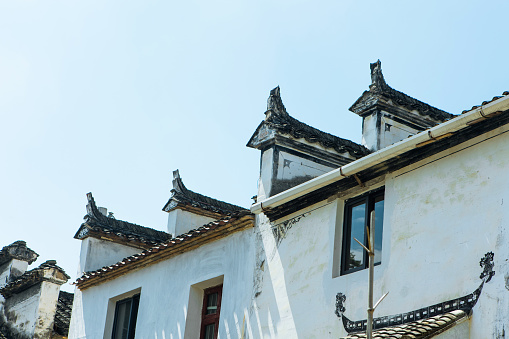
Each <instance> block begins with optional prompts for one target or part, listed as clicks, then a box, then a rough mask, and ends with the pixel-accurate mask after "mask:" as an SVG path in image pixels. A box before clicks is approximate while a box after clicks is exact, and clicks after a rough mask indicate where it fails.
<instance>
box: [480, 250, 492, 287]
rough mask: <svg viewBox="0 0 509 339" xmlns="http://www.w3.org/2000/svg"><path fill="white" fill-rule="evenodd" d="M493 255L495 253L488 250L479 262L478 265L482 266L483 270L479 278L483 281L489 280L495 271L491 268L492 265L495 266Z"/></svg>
mask: <svg viewBox="0 0 509 339" xmlns="http://www.w3.org/2000/svg"><path fill="white" fill-rule="evenodd" d="M494 256H495V254H494V253H493V252H488V253H486V254H485V255H484V258H482V259H481V261H480V262H479V266H481V267H482V268H483V271H482V273H481V275H480V276H479V278H480V279H483V280H484V282H488V281H490V280H491V278H492V277H493V276H494V275H495V271H494V270H493V267H494V266H495V264H494V262H493V258H494ZM485 278H486V279H485Z"/></svg>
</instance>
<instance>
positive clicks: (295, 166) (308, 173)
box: [277, 151, 336, 180]
mask: <svg viewBox="0 0 509 339" xmlns="http://www.w3.org/2000/svg"><path fill="white" fill-rule="evenodd" d="M277 166H278V170H277V179H278V180H292V179H295V178H299V177H305V178H306V177H307V178H315V177H317V176H320V175H322V174H325V173H327V172H330V171H332V170H333V169H335V168H336V167H331V166H325V165H322V164H318V163H316V162H314V161H311V160H308V159H304V158H302V157H298V156H296V155H293V154H289V153H287V152H284V151H281V152H279V159H278V164H277Z"/></svg>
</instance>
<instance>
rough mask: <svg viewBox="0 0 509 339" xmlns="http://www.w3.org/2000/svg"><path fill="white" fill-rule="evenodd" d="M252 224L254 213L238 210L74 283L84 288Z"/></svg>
mask: <svg viewBox="0 0 509 339" xmlns="http://www.w3.org/2000/svg"><path fill="white" fill-rule="evenodd" d="M251 227H254V215H253V214H251V213H250V212H249V211H239V212H235V213H233V214H231V215H230V216H228V217H226V218H223V219H220V220H216V221H212V222H210V223H208V224H206V225H204V226H202V227H199V228H197V229H195V230H191V231H189V232H187V233H184V234H182V235H179V236H177V237H175V238H173V239H171V240H168V241H166V242H164V243H162V244H159V245H157V246H154V247H152V248H150V249H148V250H145V251H143V252H141V253H139V254H134V255H132V256H129V257H127V258H124V259H123V260H122V261H119V262H117V263H116V264H113V265H110V266H105V267H103V268H100V269H98V270H96V271H93V272H86V273H84V274H83V276H81V277H80V278H78V279H77V280H76V282H75V284H76V285H77V286H78V288H79V289H81V290H84V289H86V288H89V287H91V286H93V285H96V284H100V283H103V282H105V281H107V280H110V279H115V278H117V277H119V276H121V275H123V274H126V273H129V272H132V271H133V270H136V269H140V268H143V267H146V266H148V265H151V264H155V263H157V262H160V261H163V260H167V259H169V258H171V257H173V256H176V255H178V254H181V253H183V252H187V251H191V250H193V249H195V248H197V247H199V246H201V245H203V244H205V243H208V242H211V241H215V240H218V239H220V238H223V237H226V236H228V235H230V234H232V233H234V232H238V231H242V230H244V229H247V228H251Z"/></svg>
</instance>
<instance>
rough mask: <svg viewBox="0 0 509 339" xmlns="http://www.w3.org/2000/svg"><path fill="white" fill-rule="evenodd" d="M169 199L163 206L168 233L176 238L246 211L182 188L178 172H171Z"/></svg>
mask: <svg viewBox="0 0 509 339" xmlns="http://www.w3.org/2000/svg"><path fill="white" fill-rule="evenodd" d="M172 185H173V189H172V190H171V197H170V199H169V200H168V202H167V203H166V205H164V207H163V211H165V212H168V214H169V215H168V233H170V234H173V236H178V235H180V234H184V233H187V232H189V231H190V230H192V229H196V228H198V227H201V226H203V225H205V224H207V223H209V222H211V221H214V220H217V219H220V218H224V217H226V216H227V215H230V214H232V213H234V212H238V211H242V210H246V209H245V208H243V207H240V206H236V205H232V204H229V203H226V202H223V201H219V200H216V199H214V198H210V197H207V196H204V195H201V194H199V193H195V192H193V191H190V190H188V189H187V188H186V186H184V182H183V181H182V178H181V177H180V174H179V171H178V170H175V171H173V181H172Z"/></svg>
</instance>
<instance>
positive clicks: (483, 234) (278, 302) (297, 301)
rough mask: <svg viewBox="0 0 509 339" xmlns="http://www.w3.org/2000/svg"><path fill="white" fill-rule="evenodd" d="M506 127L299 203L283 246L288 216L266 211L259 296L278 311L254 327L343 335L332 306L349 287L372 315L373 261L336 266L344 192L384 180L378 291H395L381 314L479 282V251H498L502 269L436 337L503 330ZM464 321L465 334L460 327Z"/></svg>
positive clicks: (453, 294) (463, 291) (267, 309)
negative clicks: (330, 196) (462, 317)
mask: <svg viewBox="0 0 509 339" xmlns="http://www.w3.org/2000/svg"><path fill="white" fill-rule="evenodd" d="M507 131H509V128H507V127H505V128H499V129H497V130H495V131H492V132H489V133H486V134H485V135H482V136H480V137H477V138H475V139H473V140H471V141H469V142H467V143H463V144H461V145H459V146H456V147H454V148H451V149H449V150H447V151H444V152H441V153H439V154H437V155H435V156H433V157H431V158H428V159H425V160H422V161H420V162H418V163H416V164H414V165H412V166H408V167H406V168H403V169H401V170H399V171H397V172H394V173H391V174H390V175H387V176H386V178H385V180H384V181H383V182H380V183H378V184H376V185H374V186H371V187H366V188H364V189H362V190H361V189H359V190H358V192H357V193H354V194H351V195H349V196H346V197H344V198H342V199H336V200H333V201H324V202H322V203H319V204H316V205H314V206H311V207H309V208H307V209H304V210H301V211H299V212H298V213H296V214H294V215H293V216H290V218H287V219H290V220H291V219H292V217H298V216H300V217H301V218H300V220H298V218H296V219H294V220H296V223H295V224H293V225H292V227H291V228H290V229H288V230H287V232H286V236H285V238H284V239H283V240H282V241H281V243H280V245H279V247H277V248H276V244H275V241H274V236H273V234H272V232H271V227H272V226H273V225H274V224H276V225H277V224H278V223H279V224H280V223H281V222H282V221H284V220H278V221H276V222H275V223H272V224H271V223H269V222H268V220H267V219H266V218H265V217H264V216H263V215H260V216H259V217H258V218H259V219H258V220H259V221H260V222H259V223H258V231H259V232H260V234H261V235H262V239H263V245H264V249H265V251H264V253H265V255H266V256H267V265H266V267H267V268H268V269H267V270H266V271H265V273H264V275H263V282H264V285H263V288H262V290H263V293H261V294H260V296H259V297H258V298H257V299H256V303H257V305H258V307H259V308H260V312H263V313H265V314H264V315H263V316H262V317H261V318H266V319H268V318H270V319H272V320H273V321H272V323H271V322H266V323H265V324H263V325H262V328H261V332H260V333H257V335H256V336H255V337H264V338H271V337H279V338H287V337H288V338H289V337H292V338H293V337H295V338H296V337H299V338H338V337H343V336H346V335H347V333H346V331H345V330H344V329H343V326H342V324H341V323H340V321H339V320H338V318H337V317H336V316H335V314H334V310H335V305H334V303H335V295H336V293H338V292H342V293H344V294H345V295H346V296H347V300H346V302H345V306H346V312H345V315H347V316H348V317H349V318H350V319H352V320H362V319H366V308H367V281H368V276H367V273H368V272H367V270H361V271H358V272H354V273H350V274H347V275H343V276H341V275H339V262H340V261H339V259H340V255H341V246H342V241H341V240H342V230H343V211H344V201H345V200H346V199H348V198H351V197H353V196H356V195H360V194H362V192H364V191H369V190H372V189H374V188H377V187H381V186H385V211H384V229H383V250H382V251H383V252H382V263H381V265H379V266H376V267H375V301H376V299H378V298H379V297H381V296H382V295H383V294H384V293H386V292H390V293H389V295H388V296H387V298H386V299H385V300H384V301H383V302H382V303H381V304H380V305H379V307H378V308H377V310H376V313H375V317H377V316H388V315H393V314H398V313H404V312H409V311H412V310H415V309H419V308H422V307H425V306H430V305H433V304H436V303H439V302H443V301H447V300H450V299H454V298H458V297H461V296H464V295H467V294H469V293H471V292H473V291H474V290H475V289H476V288H477V287H478V286H479V285H480V283H481V280H480V279H479V274H480V273H481V271H482V268H481V267H480V266H479V260H480V259H481V258H482V257H483V256H484V254H485V253H487V252H489V251H493V252H494V253H495V268H494V270H495V271H496V275H495V276H494V277H493V279H492V280H491V281H490V282H488V283H486V284H485V286H484V288H483V291H482V293H481V297H480V299H479V301H478V303H477V305H476V306H475V307H474V309H473V313H472V316H471V317H470V318H469V319H468V320H467V321H466V322H465V324H464V325H461V326H459V325H458V326H459V327H458V328H456V329H454V331H453V330H451V331H450V332H449V331H447V332H444V333H443V334H442V335H441V336H440V338H460V337H461V338H502V337H503V333H504V331H506V330H507V328H508V326H507V324H508V323H509V262H508V258H509V247H508V246H507V241H508V237H509V234H508V232H507V231H508V226H509V212H508V211H507V208H505V207H504V201H505V203H507V199H509V178H508V177H507V176H506V175H505V174H504V173H505V171H506V169H507V168H508V167H509V160H508V159H509V134H508V133H507ZM297 220H298V221H297ZM266 292H268V293H266ZM268 314H270V316H268ZM274 319H275V321H274ZM458 331H459V333H469V334H468V336H463V334H462V336H460V337H458V336H457V333H458ZM273 334H275V336H274V335H273Z"/></svg>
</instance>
